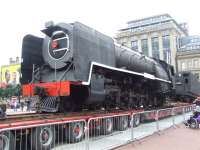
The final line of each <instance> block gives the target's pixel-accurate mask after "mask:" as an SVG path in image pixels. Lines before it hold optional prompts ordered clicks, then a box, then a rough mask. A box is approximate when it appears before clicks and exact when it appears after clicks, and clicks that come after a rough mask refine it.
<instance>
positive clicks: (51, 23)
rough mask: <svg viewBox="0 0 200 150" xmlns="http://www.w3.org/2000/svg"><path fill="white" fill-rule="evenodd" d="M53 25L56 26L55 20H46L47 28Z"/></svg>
mask: <svg viewBox="0 0 200 150" xmlns="http://www.w3.org/2000/svg"><path fill="white" fill-rule="evenodd" d="M52 26H54V22H53V21H48V22H45V28H50V27H52Z"/></svg>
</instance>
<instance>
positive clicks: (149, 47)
mask: <svg viewBox="0 0 200 150" xmlns="http://www.w3.org/2000/svg"><path fill="white" fill-rule="evenodd" d="M147 39H148V55H149V57H152V56H153V53H152V44H151V34H150V33H149V34H148V38H147Z"/></svg>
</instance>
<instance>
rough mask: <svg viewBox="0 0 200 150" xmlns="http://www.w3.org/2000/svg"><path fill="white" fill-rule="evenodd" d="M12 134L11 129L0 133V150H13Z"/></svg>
mask: <svg viewBox="0 0 200 150" xmlns="http://www.w3.org/2000/svg"><path fill="white" fill-rule="evenodd" d="M14 143H15V139H14V135H13V134H12V132H11V131H4V132H1V133H0V150H14V149H15V147H14Z"/></svg>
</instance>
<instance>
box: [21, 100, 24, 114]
mask: <svg viewBox="0 0 200 150" xmlns="http://www.w3.org/2000/svg"><path fill="white" fill-rule="evenodd" d="M21 111H22V112H23V111H24V102H21Z"/></svg>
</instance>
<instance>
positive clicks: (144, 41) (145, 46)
mask: <svg viewBox="0 0 200 150" xmlns="http://www.w3.org/2000/svg"><path fill="white" fill-rule="evenodd" d="M141 44H142V52H143V53H144V55H146V56H148V40H147V39H142V40H141Z"/></svg>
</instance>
